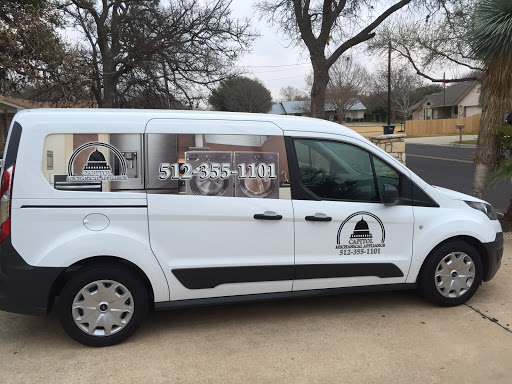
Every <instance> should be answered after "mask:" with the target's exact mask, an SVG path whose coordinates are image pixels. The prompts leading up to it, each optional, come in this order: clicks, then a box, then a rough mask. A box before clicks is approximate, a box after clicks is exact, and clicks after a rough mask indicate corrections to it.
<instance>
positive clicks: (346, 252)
mask: <svg viewBox="0 0 512 384" xmlns="http://www.w3.org/2000/svg"><path fill="white" fill-rule="evenodd" d="M376 254H380V248H364V249H361V248H356V249H342V250H340V255H343V256H351V255H376Z"/></svg>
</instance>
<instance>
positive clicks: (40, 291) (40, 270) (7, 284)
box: [0, 237, 65, 315]
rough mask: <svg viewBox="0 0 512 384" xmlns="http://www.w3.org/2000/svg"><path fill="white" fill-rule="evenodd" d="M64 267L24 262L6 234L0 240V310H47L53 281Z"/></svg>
mask: <svg viewBox="0 0 512 384" xmlns="http://www.w3.org/2000/svg"><path fill="white" fill-rule="evenodd" d="M64 269H65V268H50V267H33V266H31V265H28V264H27V263H25V261H24V260H23V258H22V257H21V256H20V255H19V254H18V252H17V251H16V250H15V249H14V247H13V246H12V243H11V238H10V237H8V238H7V239H5V240H4V241H3V242H2V244H0V310H2V311H7V312H15V313H23V314H26V315H45V314H47V313H48V312H49V310H50V309H51V306H52V304H53V298H54V294H53V292H52V290H53V287H54V283H55V281H56V280H57V277H58V276H59V275H60V273H61V272H62V271H63V270H64Z"/></svg>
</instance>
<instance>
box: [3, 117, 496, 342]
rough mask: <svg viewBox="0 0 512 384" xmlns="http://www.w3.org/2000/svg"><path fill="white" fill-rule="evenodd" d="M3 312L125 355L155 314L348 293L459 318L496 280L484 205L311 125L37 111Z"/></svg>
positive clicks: (327, 127)
mask: <svg viewBox="0 0 512 384" xmlns="http://www.w3.org/2000/svg"><path fill="white" fill-rule="evenodd" d="M2 172H3V173H2V183H1V193H0V195H1V206H0V214H1V218H0V224H1V226H0V242H1V244H0V309H3V310H5V311H12V312H18V313H25V314H46V313H48V311H50V309H51V307H52V304H53V302H54V299H55V298H56V297H58V301H57V303H58V311H59V314H60V319H61V322H62V325H63V327H64V329H65V330H66V331H67V332H68V334H69V335H70V336H71V337H72V338H74V339H75V340H77V341H79V342H81V343H83V344H87V345H92V346H104V345H112V344H116V343H118V342H120V341H122V340H124V339H126V338H127V337H129V336H130V335H131V334H133V333H134V331H135V330H136V329H137V327H138V326H139V325H140V323H141V322H142V320H143V319H144V317H145V315H146V313H147V312H148V311H150V310H153V309H156V310H159V309H167V308H175V307H183V306H190V305H200V304H215V303H224V302H236V301H243V300H260V299H262V300H265V299H274V298H285V297H297V296H298V297H301V296H306V295H317V294H330V293H338V292H342V291H346V290H349V291H354V290H358V291H359V290H361V291H363V290H364V291H367V290H383V289H408V288H419V290H420V291H421V292H422V293H423V295H424V296H426V297H427V298H428V299H429V300H431V301H432V302H434V303H436V304H439V305H442V306H451V305H458V304H461V303H464V302H465V301H466V300H468V299H469V298H470V297H471V296H472V295H473V294H474V293H475V291H476V290H477V288H478V286H479V285H480V284H481V283H482V281H488V280H490V279H491V278H492V277H493V276H494V275H495V273H496V271H497V270H498V268H499V267H500V263H501V257H502V254H503V233H502V229H501V227H500V224H499V222H498V220H497V219H496V214H495V212H494V210H493V208H492V207H491V206H490V205H489V204H487V203H486V202H485V201H482V200H479V199H476V198H474V197H471V196H467V195H463V194H460V193H457V192H454V191H450V190H446V189H442V188H437V187H433V186H431V185H428V184H427V183H426V182H424V181H423V180H422V179H420V178H419V177H418V176H416V175H415V174H414V173H412V172H411V171H409V170H408V169H407V168H406V167H405V166H403V165H402V164H401V163H399V162H398V161H396V160H395V159H394V158H393V157H391V156H390V155H388V154H387V153H385V152H384V151H383V150H381V149H379V148H378V147H376V146H375V145H373V144H372V143H370V142H369V141H368V140H366V139H365V138H363V137H361V136H360V135H358V134H357V133H355V132H353V131H352V130H350V129H348V128H345V127H343V126H340V125H338V124H334V123H330V122H327V121H322V120H318V119H309V118H298V117H283V116H275V115H258V114H240V113H215V112H193V111H147V110H146V111H134V110H70V109H62V110H51V109H50V110H27V111H22V112H19V113H18V114H16V116H15V117H14V120H13V123H12V125H11V127H10V131H9V136H8V139H7V144H6V150H5V153H4V165H3V170H2Z"/></svg>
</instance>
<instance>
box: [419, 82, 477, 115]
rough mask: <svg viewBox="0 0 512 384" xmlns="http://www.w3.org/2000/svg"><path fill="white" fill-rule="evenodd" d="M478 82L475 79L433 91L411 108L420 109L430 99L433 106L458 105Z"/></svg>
mask: <svg viewBox="0 0 512 384" xmlns="http://www.w3.org/2000/svg"><path fill="white" fill-rule="evenodd" d="M476 83H478V82H477V81H475V80H470V81H462V82H460V83H455V84H453V85H450V86H448V87H446V88H445V89H444V90H442V91H440V92H436V93H432V94H430V95H427V96H425V97H424V98H423V100H421V101H420V102H418V103H416V104H414V105H413V106H412V107H411V110H413V111H414V110H416V109H418V108H419V107H420V106H421V105H422V104H423V103H424V102H425V101H429V102H430V104H431V105H432V106H433V107H443V106H452V105H457V102H458V101H459V100H460V99H462V98H463V97H464V96H465V95H466V94H467V93H468V92H469V90H470V89H471V87H472V86H473V85H475V84H476ZM445 93H446V94H445ZM445 97H446V102H445Z"/></svg>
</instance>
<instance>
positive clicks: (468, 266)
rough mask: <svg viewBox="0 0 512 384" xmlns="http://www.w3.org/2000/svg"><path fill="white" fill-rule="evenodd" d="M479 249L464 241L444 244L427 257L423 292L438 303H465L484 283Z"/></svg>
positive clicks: (444, 304)
mask: <svg viewBox="0 0 512 384" xmlns="http://www.w3.org/2000/svg"><path fill="white" fill-rule="evenodd" d="M482 268H483V266H482V260H481V258H480V255H479V254H478V251H477V250H476V249H475V248H474V247H473V246H472V245H470V244H468V243H466V242H463V241H453V242H450V243H446V244H443V245H442V246H440V247H439V248H437V249H436V250H435V251H433V252H432V254H431V255H430V256H429V258H428V259H427V260H426V261H425V265H424V266H423V269H422V271H421V274H420V276H419V289H420V291H421V293H422V294H423V295H424V296H425V297H426V298H427V299H429V300H430V301H432V302H433V303H434V304H437V305H440V306H443V307H450V306H455V305H460V304H463V303H465V302H466V301H467V300H469V299H470V298H471V296H473V295H474V294H475V292H476V290H477V289H478V287H479V286H480V284H481V283H482V276H483V270H482Z"/></svg>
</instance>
